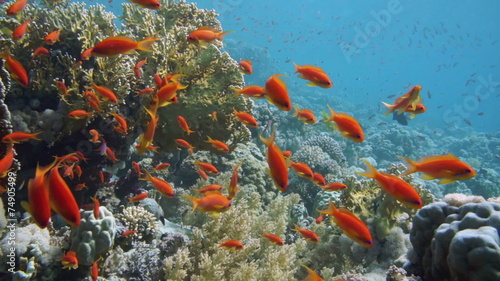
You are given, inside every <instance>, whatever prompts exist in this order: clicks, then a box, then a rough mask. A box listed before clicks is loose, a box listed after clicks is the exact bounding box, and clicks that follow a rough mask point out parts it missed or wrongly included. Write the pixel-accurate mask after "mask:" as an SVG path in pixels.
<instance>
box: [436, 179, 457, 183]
mask: <svg viewBox="0 0 500 281" xmlns="http://www.w3.org/2000/svg"><path fill="white" fill-rule="evenodd" d="M454 181H456V179H452V178H444V179H442V180H440V181H438V183H439V184H448V183H452V182H454Z"/></svg>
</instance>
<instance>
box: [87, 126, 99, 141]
mask: <svg viewBox="0 0 500 281" xmlns="http://www.w3.org/2000/svg"><path fill="white" fill-rule="evenodd" d="M89 134H90V135H91V136H92V138H91V139H90V140H89V141H90V142H92V143H100V142H101V141H100V140H99V138H100V137H101V134H99V132H98V131H97V130H95V129H90V131H89Z"/></svg>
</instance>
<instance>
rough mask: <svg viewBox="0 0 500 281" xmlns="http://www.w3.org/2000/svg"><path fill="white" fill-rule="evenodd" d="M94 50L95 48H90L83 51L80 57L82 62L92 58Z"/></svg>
mask: <svg viewBox="0 0 500 281" xmlns="http://www.w3.org/2000/svg"><path fill="white" fill-rule="evenodd" d="M93 49H94V48H88V49H86V50H85V51H83V52H82V54H81V55H80V59H81V60H89V59H90V57H91V56H92V50H93Z"/></svg>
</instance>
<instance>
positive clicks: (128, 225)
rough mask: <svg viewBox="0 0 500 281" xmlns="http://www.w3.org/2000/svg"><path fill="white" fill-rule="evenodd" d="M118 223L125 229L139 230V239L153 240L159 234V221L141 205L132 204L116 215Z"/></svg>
mask: <svg viewBox="0 0 500 281" xmlns="http://www.w3.org/2000/svg"><path fill="white" fill-rule="evenodd" d="M116 219H117V220H118V224H119V225H120V226H122V228H123V231H128V230H133V231H137V233H136V234H137V239H139V240H144V241H149V242H151V241H152V240H153V238H155V236H156V235H157V234H158V231H159V229H158V222H157V218H156V217H155V215H154V214H152V213H150V212H148V211H146V209H144V207H141V206H130V207H127V208H125V209H124V210H123V212H122V213H121V214H118V215H116Z"/></svg>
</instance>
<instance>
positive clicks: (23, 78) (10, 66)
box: [0, 51, 29, 87]
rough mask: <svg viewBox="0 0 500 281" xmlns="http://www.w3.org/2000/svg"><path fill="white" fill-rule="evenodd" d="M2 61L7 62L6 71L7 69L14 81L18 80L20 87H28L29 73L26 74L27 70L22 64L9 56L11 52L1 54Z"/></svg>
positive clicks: (5, 64)
mask: <svg viewBox="0 0 500 281" xmlns="http://www.w3.org/2000/svg"><path fill="white" fill-rule="evenodd" d="M0 59H4V60H5V63H4V66H5V69H7V71H8V72H9V73H10V76H11V77H12V79H14V80H16V81H17V83H19V85H21V86H23V87H28V85H29V78H28V73H27V72H26V69H25V68H24V66H23V65H22V64H21V63H20V62H19V61H17V60H16V59H14V58H12V57H11V56H10V54H9V51H5V52H4V53H3V54H0Z"/></svg>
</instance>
